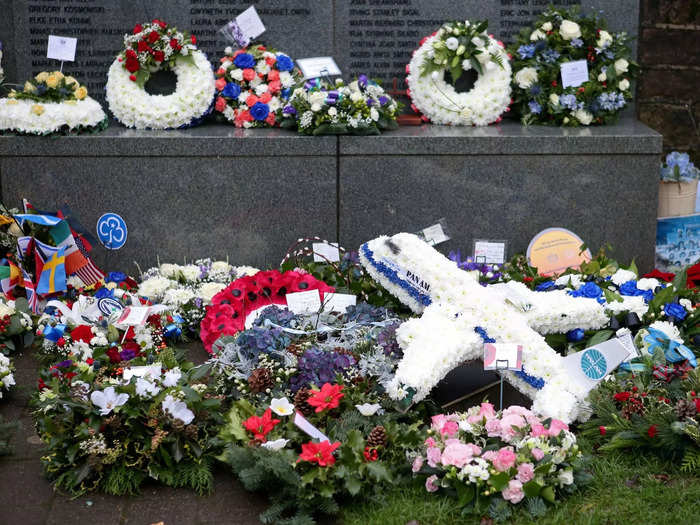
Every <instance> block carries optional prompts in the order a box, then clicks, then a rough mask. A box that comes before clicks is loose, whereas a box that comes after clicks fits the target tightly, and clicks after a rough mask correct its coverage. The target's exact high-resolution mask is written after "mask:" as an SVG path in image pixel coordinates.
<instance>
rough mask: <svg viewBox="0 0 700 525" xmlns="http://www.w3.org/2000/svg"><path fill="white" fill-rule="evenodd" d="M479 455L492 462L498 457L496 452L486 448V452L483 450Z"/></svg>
mask: <svg viewBox="0 0 700 525" xmlns="http://www.w3.org/2000/svg"><path fill="white" fill-rule="evenodd" d="M481 457H482V458H484V459H485V460H487V461H490V462H491V463H493V462H494V461H496V458H497V457H498V454H497V453H496V452H495V451H494V450H487V451H486V452H484V453H483V454H482V456H481Z"/></svg>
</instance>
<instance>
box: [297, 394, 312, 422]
mask: <svg viewBox="0 0 700 525" xmlns="http://www.w3.org/2000/svg"><path fill="white" fill-rule="evenodd" d="M310 396H311V392H310V391H309V389H308V388H301V389H299V391H298V392H297V394H296V395H295V396H294V406H295V407H296V409H297V410H298V411H299V412H301V413H302V414H304V415H305V416H310V415H311V414H313V413H314V407H312V406H311V405H309V404H308V403H307V402H306V400H307V399H309V397H310Z"/></svg>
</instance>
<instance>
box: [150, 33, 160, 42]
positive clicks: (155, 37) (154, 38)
mask: <svg viewBox="0 0 700 525" xmlns="http://www.w3.org/2000/svg"><path fill="white" fill-rule="evenodd" d="M159 39H160V35H159V34H158V31H151V32H150V33H148V41H149V42H150V43H151V44H155V43H156V42H158V40H159Z"/></svg>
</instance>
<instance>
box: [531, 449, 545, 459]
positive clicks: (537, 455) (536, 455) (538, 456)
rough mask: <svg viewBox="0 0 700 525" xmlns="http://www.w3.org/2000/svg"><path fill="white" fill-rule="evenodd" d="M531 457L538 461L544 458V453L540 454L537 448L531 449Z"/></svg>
mask: <svg viewBox="0 0 700 525" xmlns="http://www.w3.org/2000/svg"><path fill="white" fill-rule="evenodd" d="M532 457H533V458H535V459H536V460H537V461H539V460H541V459H542V458H543V457H544V452H542V451H541V450H540V449H539V448H533V449H532Z"/></svg>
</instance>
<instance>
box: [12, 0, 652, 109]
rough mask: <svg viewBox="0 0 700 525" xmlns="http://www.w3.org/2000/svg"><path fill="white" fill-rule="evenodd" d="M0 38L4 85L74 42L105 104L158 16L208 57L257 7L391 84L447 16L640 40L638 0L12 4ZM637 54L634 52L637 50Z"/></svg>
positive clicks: (493, 25) (45, 65) (295, 41)
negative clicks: (598, 23) (568, 27)
mask: <svg viewBox="0 0 700 525" xmlns="http://www.w3.org/2000/svg"><path fill="white" fill-rule="evenodd" d="M5 4H7V5H6V6H3V7H4V8H5V11H4V15H5V16H4V17H3V20H2V21H0V40H1V41H3V42H4V43H5V49H6V50H10V51H11V52H10V57H9V58H7V59H6V67H7V75H8V79H9V80H10V81H24V80H25V79H26V78H28V77H29V76H30V75H34V74H36V73H38V72H39V71H41V70H44V69H49V68H53V67H56V66H57V62H55V61H50V60H48V59H46V41H47V37H48V35H49V34H58V35H63V36H72V37H77V38H78V39H79V42H78V53H77V58H76V62H75V63H74V64H67V65H66V71H67V72H70V73H71V74H73V75H74V76H75V77H76V78H78V79H79V80H80V81H81V82H83V83H85V84H86V85H87V88H88V90H89V91H90V92H91V93H92V94H93V96H95V97H96V98H97V99H99V100H103V93H104V91H103V88H104V84H105V82H106V75H107V69H108V67H109V65H110V63H111V62H112V60H113V59H114V57H115V55H116V54H117V53H118V52H119V51H120V49H121V47H122V38H123V35H124V33H126V32H130V31H131V30H132V28H133V26H134V25H135V24H136V23H139V22H144V21H148V20H151V19H152V18H155V17H159V18H161V19H163V20H166V21H167V22H169V23H171V24H173V25H176V26H178V27H179V28H180V29H187V30H190V31H191V32H192V33H193V34H195V35H196V36H197V37H198V39H199V44H200V47H201V49H202V50H203V51H205V52H206V53H207V54H208V56H209V58H210V59H211V60H212V61H216V60H218V58H219V57H220V56H221V54H222V50H223V48H224V47H225V46H226V45H227V43H226V42H225V41H224V40H222V39H221V37H220V36H219V35H218V34H217V30H218V28H219V27H221V26H222V25H224V24H225V23H227V22H228V21H229V20H231V19H232V18H235V16H236V15H237V14H238V13H240V12H241V11H242V10H244V9H245V8H247V7H248V6H249V5H250V4H255V6H256V8H257V9H258V11H259V13H260V15H261V17H262V19H263V22H264V23H265V26H266V27H267V32H266V33H265V34H264V35H263V36H262V39H263V40H264V41H266V42H267V43H269V45H271V46H274V47H275V48H277V49H279V50H282V51H284V52H286V53H288V54H289V55H290V56H291V57H293V58H302V57H308V56H323V55H333V56H335V58H336V60H337V61H338V64H339V65H340V66H341V68H342V69H343V71H344V72H345V73H346V75H348V76H349V75H357V74H359V73H366V74H369V75H371V76H372V77H375V78H379V79H382V80H385V81H390V80H391V79H393V78H394V77H398V78H399V79H401V81H402V83H403V78H404V76H405V71H404V67H405V65H406V63H407V62H408V61H409V59H410V56H411V52H412V51H413V50H414V49H415V48H416V47H417V46H418V42H419V41H420V39H421V38H422V37H424V36H426V35H429V34H431V33H433V32H434V31H435V30H437V29H438V27H439V26H440V25H441V24H442V23H443V22H445V21H447V20H453V19H470V20H483V19H488V20H489V30H490V32H491V33H493V34H495V35H496V36H497V37H499V38H501V39H503V40H504V41H506V42H510V41H512V40H513V39H514V37H515V35H516V34H517V33H518V32H519V31H520V29H521V28H523V27H529V26H531V24H532V21H533V20H534V19H535V18H536V17H537V16H538V15H539V14H540V13H541V12H542V11H543V10H544V9H546V8H547V6H548V5H549V4H554V5H557V6H570V5H580V6H581V8H582V10H583V11H584V12H585V13H588V14H590V13H593V12H597V11H602V12H603V16H604V17H605V18H606V19H607V20H608V22H609V24H610V27H611V29H613V30H615V31H627V32H628V33H630V34H632V35H636V34H637V32H638V25H639V0H489V1H483V0H392V1H385V0H258V1H256V2H252V1H251V0H150V1H147V2H133V1H128V0H85V1H82V2H56V1H55V0H15V1H13V2H5ZM635 51H636V50H635Z"/></svg>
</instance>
